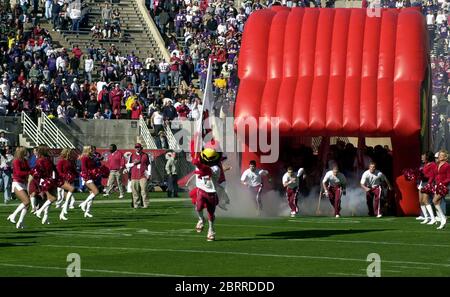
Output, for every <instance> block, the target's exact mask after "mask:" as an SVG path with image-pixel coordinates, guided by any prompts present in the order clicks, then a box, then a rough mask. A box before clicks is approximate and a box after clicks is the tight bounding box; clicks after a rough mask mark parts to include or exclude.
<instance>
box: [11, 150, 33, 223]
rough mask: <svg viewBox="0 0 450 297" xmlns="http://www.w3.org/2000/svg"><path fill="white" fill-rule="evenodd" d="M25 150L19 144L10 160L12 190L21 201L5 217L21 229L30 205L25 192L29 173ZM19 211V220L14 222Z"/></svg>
mask: <svg viewBox="0 0 450 297" xmlns="http://www.w3.org/2000/svg"><path fill="white" fill-rule="evenodd" d="M26 155H27V151H26V150H25V148H24V147H22V146H19V147H17V148H16V153H15V155H14V160H13V162H12V167H13V183H12V192H13V193H14V194H16V197H19V199H20V201H21V202H22V203H20V204H19V206H18V207H17V208H16V210H15V211H14V212H13V213H12V214H11V215H10V216H9V217H8V218H7V220H8V221H10V222H11V223H13V224H16V228H17V229H23V227H24V226H23V220H24V218H25V215H26V214H27V209H28V205H30V197H29V196H28V193H27V186H26V183H27V181H28V176H29V175H30V167H29V166H28V161H27V160H26ZM19 213H20V216H19V220H18V221H17V223H16V216H17V214H19Z"/></svg>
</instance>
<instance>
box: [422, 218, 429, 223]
mask: <svg viewBox="0 0 450 297" xmlns="http://www.w3.org/2000/svg"><path fill="white" fill-rule="evenodd" d="M428 222H430V219H429V218H426V219H425V220H423V221H422V222H420V224H422V225H424V224H428Z"/></svg>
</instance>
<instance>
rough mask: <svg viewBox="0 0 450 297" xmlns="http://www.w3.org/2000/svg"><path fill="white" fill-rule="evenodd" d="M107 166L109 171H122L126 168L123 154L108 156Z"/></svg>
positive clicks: (117, 153) (116, 152) (116, 153)
mask: <svg viewBox="0 0 450 297" xmlns="http://www.w3.org/2000/svg"><path fill="white" fill-rule="evenodd" d="M106 166H107V167H108V168H109V170H120V169H122V168H124V166H125V159H124V158H123V154H122V153H121V152H119V151H115V152H114V153H112V154H111V155H109V156H108V162H107V164H106Z"/></svg>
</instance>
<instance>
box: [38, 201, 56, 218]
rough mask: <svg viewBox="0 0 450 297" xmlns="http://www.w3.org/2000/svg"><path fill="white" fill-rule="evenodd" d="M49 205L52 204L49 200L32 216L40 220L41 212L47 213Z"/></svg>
mask: <svg viewBox="0 0 450 297" xmlns="http://www.w3.org/2000/svg"><path fill="white" fill-rule="evenodd" d="M50 204H52V202H51V201H50V200H47V201H45V203H44V205H42V207H41V208H39V210H38V211H36V212H35V213H34V214H35V215H36V216H37V217H38V218H41V216H42V212H47V210H48V208H49V207H50Z"/></svg>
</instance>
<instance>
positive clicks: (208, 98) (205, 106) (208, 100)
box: [191, 59, 214, 154]
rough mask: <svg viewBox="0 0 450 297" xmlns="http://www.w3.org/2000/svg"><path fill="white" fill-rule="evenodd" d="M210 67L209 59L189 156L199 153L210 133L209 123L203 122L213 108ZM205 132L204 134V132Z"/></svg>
mask: <svg viewBox="0 0 450 297" xmlns="http://www.w3.org/2000/svg"><path fill="white" fill-rule="evenodd" d="M212 74H213V72H212V65H211V59H209V61H208V72H207V76H206V84H205V90H204V93H203V100H202V108H201V109H200V110H199V111H200V117H199V119H198V120H197V122H196V124H195V132H194V152H191V154H194V153H198V152H201V150H202V146H203V139H204V137H205V134H207V133H208V132H209V131H211V125H210V123H206V124H205V120H206V119H208V118H209V116H210V115H211V114H212V113H213V107H214V102H213V100H214V97H213V96H214V94H213V90H212V89H213V84H212ZM205 131H206V132H205Z"/></svg>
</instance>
